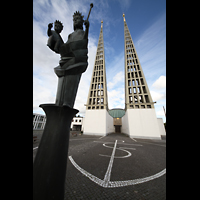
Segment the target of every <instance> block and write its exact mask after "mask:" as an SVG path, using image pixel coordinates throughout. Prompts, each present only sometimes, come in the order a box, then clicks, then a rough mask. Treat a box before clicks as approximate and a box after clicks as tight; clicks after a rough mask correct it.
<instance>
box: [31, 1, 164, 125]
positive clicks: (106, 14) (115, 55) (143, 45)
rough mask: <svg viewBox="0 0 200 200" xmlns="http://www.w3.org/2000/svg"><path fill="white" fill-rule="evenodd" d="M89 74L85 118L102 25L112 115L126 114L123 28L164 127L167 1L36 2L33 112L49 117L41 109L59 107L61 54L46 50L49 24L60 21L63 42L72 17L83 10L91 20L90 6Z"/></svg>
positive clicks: (80, 99)
mask: <svg viewBox="0 0 200 200" xmlns="http://www.w3.org/2000/svg"><path fill="white" fill-rule="evenodd" d="M91 2H92V3H93V4H94V7H93V8H92V11H91V14H90V18H89V21H90V30H89V44H88V51H89V53H88V56H89V58H88V63H89V65H88V69H87V71H86V72H85V73H84V74H83V75H82V78H81V81H80V84H79V89H78V93H77V97H76V102H75V105H74V108H76V109H78V110H79V111H80V113H79V114H80V115H82V116H84V114H85V106H84V104H85V103H86V102H87V95H88V91H89V85H90V80H91V75H92V70H93V66H94V59H95V55H96V48H97V43H98V38H99V33H100V27H101V20H103V35H104V50H105V65H106V78H107V89H108V106H109V109H112V108H116V107H120V108H124V103H125V100H124V96H125V94H124V22H123V17H122V14H123V13H125V18H126V22H127V25H128V28H129V30H130V33H131V36H132V39H133V42H134V45H135V48H136V51H137V54H138V56H139V60H140V63H141V66H142V69H143V71H144V75H145V78H146V80H147V84H148V87H149V89H150V93H151V95H152V98H153V101H156V102H157V103H156V104H155V109H156V115H157V117H162V118H163V121H164V122H165V121H166V119H165V116H164V112H163V106H164V107H165V110H166V0H137V1H136V0H123V1H122V0H107V1H106V0H93V1H91V0H90V1H89V0H52V1H51V0H34V1H33V112H34V113H41V114H44V112H43V110H42V109H41V108H39V104H42V103H54V102H55V97H56V90H57V77H56V75H55V73H54V71H53V68H54V67H56V66H58V62H59V60H60V56H59V54H56V53H54V52H53V51H51V50H50V49H49V48H48V47H47V46H46V44H47V40H48V36H47V33H46V32H47V28H48V23H52V22H54V21H55V20H60V21H61V22H62V23H63V25H64V28H63V31H62V32H61V36H62V38H63V40H64V42H66V41H67V38H68V35H69V34H70V33H71V32H73V22H72V16H73V13H74V12H75V11H76V10H78V11H80V12H82V14H83V15H84V16H85V17H84V19H86V18H87V15H88V12H89V8H90V3H91Z"/></svg>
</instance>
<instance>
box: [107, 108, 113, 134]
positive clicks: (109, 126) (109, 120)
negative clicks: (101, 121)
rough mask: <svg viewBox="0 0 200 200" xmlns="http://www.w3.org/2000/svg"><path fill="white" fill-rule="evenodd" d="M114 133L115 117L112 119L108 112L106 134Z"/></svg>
mask: <svg viewBox="0 0 200 200" xmlns="http://www.w3.org/2000/svg"><path fill="white" fill-rule="evenodd" d="M113 132H115V127H114V125H113V117H111V116H110V115H109V113H108V112H107V111H106V134H109V133H113Z"/></svg>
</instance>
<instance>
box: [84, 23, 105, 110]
mask: <svg viewBox="0 0 200 200" xmlns="http://www.w3.org/2000/svg"><path fill="white" fill-rule="evenodd" d="M86 109H92V110H94V109H95V110H96V109H106V110H107V109H108V101H107V84H106V70H105V56H104V41H103V20H101V30H100V34H99V41H98V45H97V51H96V58H95V63H94V68H93V73H92V78H91V83H90V89H89V93H88V99H87V104H86Z"/></svg>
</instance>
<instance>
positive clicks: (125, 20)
mask: <svg viewBox="0 0 200 200" xmlns="http://www.w3.org/2000/svg"><path fill="white" fill-rule="evenodd" d="M122 16H123V18H124V22H125V21H126V20H125V14H124V13H123V15H122Z"/></svg>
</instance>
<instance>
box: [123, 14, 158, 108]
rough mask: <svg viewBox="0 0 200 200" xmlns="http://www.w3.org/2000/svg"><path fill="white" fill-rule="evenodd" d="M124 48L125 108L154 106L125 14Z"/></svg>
mask: <svg viewBox="0 0 200 200" xmlns="http://www.w3.org/2000/svg"><path fill="white" fill-rule="evenodd" d="M123 18H124V49H125V55H124V56H125V109H147V108H154V102H153V100H152V97H151V94H150V92H149V88H148V85H147V82H146V79H145V76H144V73H143V70H142V67H141V64H140V61H139V58H138V54H137V52H136V49H135V46H134V43H133V40H132V37H131V34H130V31H129V29H128V26H127V23H126V20H125V14H123Z"/></svg>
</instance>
